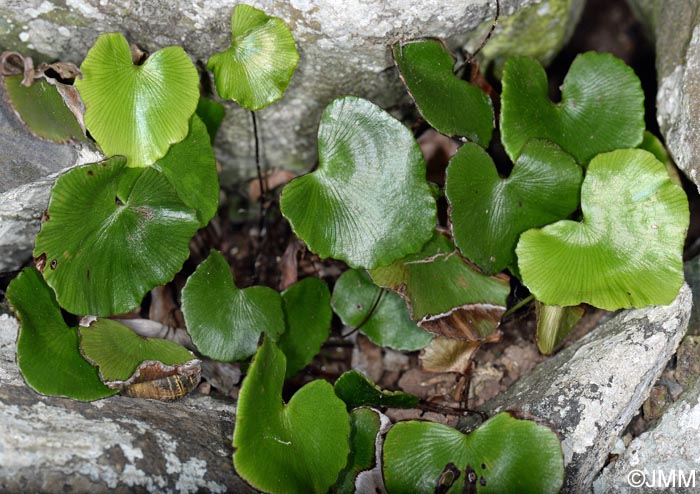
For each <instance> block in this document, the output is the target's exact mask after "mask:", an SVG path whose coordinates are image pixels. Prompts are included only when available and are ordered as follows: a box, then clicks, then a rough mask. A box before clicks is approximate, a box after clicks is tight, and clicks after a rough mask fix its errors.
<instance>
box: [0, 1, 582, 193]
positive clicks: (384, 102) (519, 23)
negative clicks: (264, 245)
mask: <svg viewBox="0 0 700 494" xmlns="http://www.w3.org/2000/svg"><path fill="white" fill-rule="evenodd" d="M235 3H237V2H232V1H222V0H215V1H207V2H191V1H188V0H175V1H167V2H166V1H164V0H152V1H138V2H134V1H132V0H110V1H106V0H6V1H4V2H0V49H13V50H17V51H21V52H27V51H29V52H30V53H32V54H34V55H35V56H38V57H40V58H52V59H53V58H60V59H63V60H65V61H72V62H76V63H79V62H80V61H81V60H82V59H83V58H84V57H85V54H86V53H87V50H88V48H89V47H90V46H91V45H92V44H93V43H94V41H95V39H96V38H97V36H99V35H100V34H101V33H105V32H113V31H119V32H122V33H124V34H125V35H126V36H127V38H129V39H130V41H132V42H135V43H138V44H140V45H141V46H142V47H143V48H145V49H146V50H150V51H155V50H157V49H159V48H161V47H164V46H168V45H181V46H183V47H184V49H185V50H186V51H187V52H188V53H189V54H191V55H192V57H193V58H194V59H195V60H198V61H201V62H206V60H207V58H208V57H209V56H210V55H212V54H214V53H216V52H219V51H222V50H224V49H226V48H227V47H228V46H229V43H230V36H231V34H230V17H231V13H232V11H233V6H234V4H235ZM247 3H249V4H251V5H253V6H256V7H258V8H262V9H263V10H265V11H266V12H267V13H269V14H271V15H275V16H278V17H280V18H282V19H283V20H285V21H286V22H287V23H288V25H289V26H290V28H291V29H292V32H293V34H294V37H295V39H296V41H297V46H298V49H299V51H300V56H301V59H300V62H299V66H298V68H297V71H296V74H295V75H294V77H293V79H292V82H291V85H290V87H289V90H288V92H287V94H285V96H284V97H283V99H282V100H281V101H280V102H277V103H276V104H274V105H272V106H270V107H268V108H266V109H264V110H262V111H261V112H260V120H259V123H260V129H261V133H262V140H263V144H264V156H265V158H266V162H267V163H268V165H269V166H271V167H287V168H295V169H297V170H307V169H310V168H311V166H312V165H313V164H314V161H315V159H316V149H315V141H316V131H317V128H318V120H319V117H320V115H321V112H322V111H323V108H325V106H326V105H327V104H328V103H329V102H330V101H331V100H333V99H334V98H336V97H338V96H343V95H348V94H350V95H355V96H360V97H365V98H369V99H371V100H373V101H374V102H375V103H377V104H379V105H381V106H384V107H390V106H393V105H395V104H397V103H399V102H401V101H405V98H406V96H405V94H406V93H405V91H404V89H403V88H402V87H401V85H400V83H399V80H398V77H397V74H396V71H395V70H394V68H393V64H392V60H391V55H390V50H389V46H390V45H391V44H392V43H394V42H396V41H399V40H404V39H411V38H415V37H421V36H440V37H453V38H454V39H453V44H458V43H461V42H464V41H465V40H467V39H470V38H471V37H476V38H478V39H481V38H480V37H481V35H482V34H481V33H482V32H484V28H483V26H484V25H485V24H490V22H491V19H492V17H493V15H494V11H495V2H494V1H492V0H422V1H420V2H415V1H412V0H349V1H338V0H250V1H248V2H247ZM583 4H584V0H501V14H502V15H501V19H500V21H499V24H500V26H501V27H500V28H499V29H503V37H504V38H505V37H513V36H515V35H516V34H517V36H518V38H517V42H516V43H512V44H510V45H509V44H507V43H506V44H503V43H499V42H498V38H499V36H498V35H497V36H496V37H494V38H493V40H492V41H491V42H490V43H492V45H493V47H497V49H496V50H495V51H494V53H493V56H498V57H503V56H505V55H507V54H508V53H513V51H517V53H521V54H522V53H529V54H533V55H537V56H541V57H542V58H545V59H547V58H551V56H552V55H553V54H554V53H556V52H557V51H558V50H559V48H561V46H562V45H563V43H564V42H565V41H566V40H567V39H568V36H569V35H570V34H571V32H572V31H573V27H574V25H575V24H576V21H577V20H578V17H579V15H580V13H581V9H582V7H583ZM522 12H524V13H522ZM517 14H520V15H517ZM509 19H512V22H510V21H509ZM470 32H471V33H472V34H471V35H470V34H469V33H470ZM227 106H228V114H227V117H226V120H225V121H224V123H223V125H222V128H221V131H220V133H219V136H218V137H217V156H218V158H219V160H220V161H221V162H222V165H223V168H224V177H223V182H224V183H226V182H231V181H232V180H235V179H237V178H240V177H241V176H244V177H246V176H250V175H251V174H252V172H253V170H254V169H255V168H254V166H253V154H254V153H253V139H252V124H251V119H250V116H249V115H248V114H247V113H246V112H244V111H243V110H241V109H240V108H236V106H235V105H234V104H228V105H227Z"/></svg>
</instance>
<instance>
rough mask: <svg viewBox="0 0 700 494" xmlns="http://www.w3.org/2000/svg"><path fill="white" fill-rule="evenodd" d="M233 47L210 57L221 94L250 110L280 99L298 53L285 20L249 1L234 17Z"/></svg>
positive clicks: (209, 63) (238, 9)
mask: <svg viewBox="0 0 700 494" xmlns="http://www.w3.org/2000/svg"><path fill="white" fill-rule="evenodd" d="M231 32H232V35H233V39H232V41H231V47H230V48H229V49H228V50H226V51H224V52H221V53H217V54H216V55H213V56H211V57H210V58H209V60H208V61H207V68H208V69H209V70H211V71H212V72H214V79H215V82H216V89H217V91H218V92H219V96H221V97H222V98H224V99H229V100H233V101H235V102H237V103H238V104H240V105H241V106H243V107H244V108H247V109H248V110H251V111H257V110H260V109H262V108H264V107H266V106H268V105H270V104H272V103H274V102H275V101H277V100H279V99H280V98H281V97H282V95H283V94H284V91H285V90H286V89H287V86H288V85H289V81H290V80H291V78H292V75H293V74H294V70H295V69H296V66H297V62H298V61H299V54H298V53H297V49H296V44H295V43H294V38H293V36H292V33H291V31H290V30H289V28H288V27H287V26H286V25H285V23H284V22H283V21H282V20H281V19H279V18H277V17H271V16H268V15H266V14H265V13H264V12H263V11H261V10H259V9H256V8H254V7H251V6H249V5H245V4H240V5H237V6H236V8H235V9H234V11H233V15H232V17H231Z"/></svg>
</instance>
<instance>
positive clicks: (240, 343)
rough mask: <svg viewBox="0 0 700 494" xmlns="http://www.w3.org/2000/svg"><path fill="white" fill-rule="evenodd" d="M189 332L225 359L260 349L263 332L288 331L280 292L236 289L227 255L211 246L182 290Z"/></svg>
mask: <svg viewBox="0 0 700 494" xmlns="http://www.w3.org/2000/svg"><path fill="white" fill-rule="evenodd" d="M182 313H183V315H184V316H185V322H186V323H187V332H188V333H189V334H190V336H191V337H192V342H193V343H194V344H195V345H196V346H197V348H198V349H199V351H200V352H201V353H202V354H203V355H206V356H207V357H210V358H213V359H215V360H221V361H224V362H231V361H234V360H242V359H244V358H247V357H250V356H251V355H253V354H254V353H255V350H256V349H257V347H258V340H259V339H260V333H262V332H263V331H264V332H266V333H267V334H268V335H270V336H272V337H273V338H275V339H276V338H277V337H278V336H279V335H280V334H282V333H283V332H284V329H285V326H284V313H283V312H282V301H281V298H280V295H279V293H277V292H276V291H275V290H273V289H272V288H268V287H265V286H253V287H250V288H246V289H244V290H241V289H240V288H238V287H236V285H235V284H234V281H233V275H232V274H231V268H230V267H229V265H228V263H227V262H226V259H224V256H222V255H221V254H220V253H219V252H217V251H215V250H212V251H211V254H210V255H209V257H208V258H207V259H206V260H205V261H204V262H203V263H202V264H200V265H199V266H198V267H197V270H196V271H195V272H194V273H193V274H192V276H190V277H189V279H188V280H187V284H185V287H184V288H183V289H182Z"/></svg>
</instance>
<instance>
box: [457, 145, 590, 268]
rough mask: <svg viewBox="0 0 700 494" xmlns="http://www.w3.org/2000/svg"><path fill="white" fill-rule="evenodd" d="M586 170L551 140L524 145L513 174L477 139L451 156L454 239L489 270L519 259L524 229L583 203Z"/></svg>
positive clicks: (462, 249) (560, 216)
mask: <svg viewBox="0 0 700 494" xmlns="http://www.w3.org/2000/svg"><path fill="white" fill-rule="evenodd" d="M582 179H583V177H582V170H581V167H580V166H578V165H577V164H576V162H575V161H574V160H573V158H572V157H571V156H569V155H568V154H566V153H565V152H563V151H562V150H561V149H560V148H559V147H558V146H556V145H555V144H552V143H550V142H547V141H540V140H532V141H530V142H528V143H527V144H526V145H525V148H524V149H523V152H522V154H521V155H520V157H519V158H518V159H517V161H516V162H515V166H514V167H513V171H512V172H511V174H510V176H509V177H508V178H500V177H499V176H498V171H497V170H496V167H495V165H494V164H493V160H492V159H491V157H490V156H489V155H488V154H487V153H486V151H484V150H483V149H481V148H480V147H479V146H477V145H474V144H469V143H467V144H465V145H463V146H462V147H461V148H460V149H459V151H457V154H455V155H454V156H453V157H452V159H451V160H450V164H449V166H448V168H447V179H446V183H445V192H446V194H447V199H448V201H449V204H450V211H451V213H450V218H451V220H452V233H453V235H454V239H455V244H456V245H457V247H459V249H460V250H461V251H462V254H464V255H465V256H466V257H467V258H469V259H471V260H472V261H474V262H475V263H476V264H477V265H478V266H479V267H480V268H481V269H482V270H484V272H485V273H486V274H495V273H498V272H499V271H502V270H503V269H505V268H506V267H507V266H508V265H509V264H511V263H512V262H513V261H514V260H515V246H516V245H517V243H518V238H519V237H520V234H521V233H522V232H524V231H526V230H529V229H530V228H535V227H538V226H544V225H547V224H549V223H553V222H555V221H557V220H561V219H564V218H566V217H567V216H569V215H570V214H571V213H572V212H574V210H575V209H576V208H577V207H578V199H579V188H580V187H581V180H582Z"/></svg>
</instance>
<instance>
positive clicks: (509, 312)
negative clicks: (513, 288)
mask: <svg viewBox="0 0 700 494" xmlns="http://www.w3.org/2000/svg"><path fill="white" fill-rule="evenodd" d="M534 299H535V296H534V295H533V294H530V295H528V296H527V297H525V298H524V299H522V300H521V301H520V302H518V303H517V304H515V305H514V306H513V307H511V308H510V309H508V310H507V311H506V312H505V313H504V314H503V316H502V317H501V321H503V320H505V319H506V318H507V317H509V316H511V315H513V314H514V313H515V312H517V311H518V310H520V309H521V308H522V307H524V306H525V305H527V304H529V303H530V302H532V301H533V300H534Z"/></svg>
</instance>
